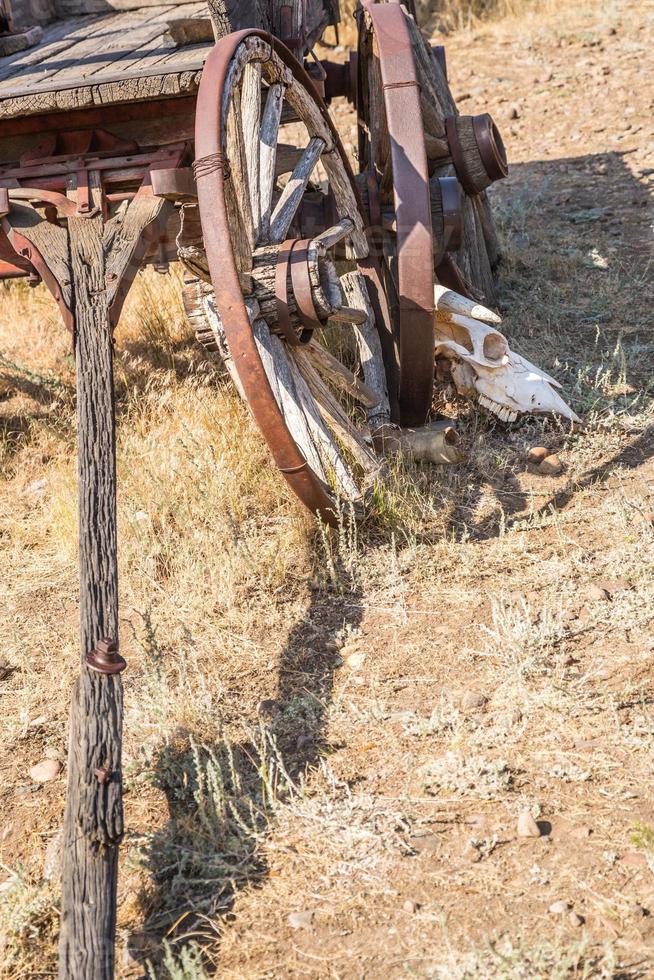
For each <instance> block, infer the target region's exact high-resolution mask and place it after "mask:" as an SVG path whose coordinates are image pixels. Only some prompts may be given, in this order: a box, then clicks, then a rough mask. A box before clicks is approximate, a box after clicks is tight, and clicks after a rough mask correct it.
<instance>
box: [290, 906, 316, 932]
mask: <svg viewBox="0 0 654 980" xmlns="http://www.w3.org/2000/svg"><path fill="white" fill-rule="evenodd" d="M288 924H289V926H290V927H291V929H310V928H311V926H312V925H313V912H311V911H310V910H309V909H306V910H305V911H304V912H291V914H290V915H289V917H288Z"/></svg>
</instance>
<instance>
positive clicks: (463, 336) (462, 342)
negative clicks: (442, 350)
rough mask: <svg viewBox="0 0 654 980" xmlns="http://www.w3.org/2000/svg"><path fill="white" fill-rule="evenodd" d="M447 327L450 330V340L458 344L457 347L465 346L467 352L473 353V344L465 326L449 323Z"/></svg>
mask: <svg viewBox="0 0 654 980" xmlns="http://www.w3.org/2000/svg"><path fill="white" fill-rule="evenodd" d="M448 327H449V328H450V330H451V331H452V340H453V341H454V342H455V343H456V344H458V345H459V347H465V349H466V350H467V351H468V353H469V354H474V352H475V348H474V344H473V343H472V339H471V337H470V334H469V333H468V331H467V330H466V329H465V327H460V326H459V325H458V324H456V323H449V324H448Z"/></svg>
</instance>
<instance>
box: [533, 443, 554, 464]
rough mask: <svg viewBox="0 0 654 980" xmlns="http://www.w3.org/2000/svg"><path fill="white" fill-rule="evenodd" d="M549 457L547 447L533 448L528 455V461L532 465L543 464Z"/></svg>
mask: <svg viewBox="0 0 654 980" xmlns="http://www.w3.org/2000/svg"><path fill="white" fill-rule="evenodd" d="M549 455H550V451H549V449H546V448H545V446H532V448H531V449H530V450H529V452H528V453H527V459H528V461H529V462H530V463H542V462H543V460H544V459H547V457H548V456H549Z"/></svg>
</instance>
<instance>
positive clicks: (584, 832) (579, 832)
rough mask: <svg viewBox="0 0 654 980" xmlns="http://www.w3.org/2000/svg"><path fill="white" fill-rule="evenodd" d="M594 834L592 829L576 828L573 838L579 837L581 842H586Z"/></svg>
mask: <svg viewBox="0 0 654 980" xmlns="http://www.w3.org/2000/svg"><path fill="white" fill-rule="evenodd" d="M592 833H593V831H592V828H591V827H575V829H574V830H573V831H572V835H573V837H578V838H579V839H580V840H584V839H585V838H586V837H590V836H591V834H592Z"/></svg>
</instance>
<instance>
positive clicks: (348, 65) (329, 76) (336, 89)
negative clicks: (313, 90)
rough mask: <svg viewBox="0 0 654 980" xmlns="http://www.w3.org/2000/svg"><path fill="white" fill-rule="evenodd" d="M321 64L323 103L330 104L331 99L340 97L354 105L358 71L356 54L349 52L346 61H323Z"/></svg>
mask: <svg viewBox="0 0 654 980" xmlns="http://www.w3.org/2000/svg"><path fill="white" fill-rule="evenodd" d="M321 64H322V67H323V69H324V71H325V95H324V98H325V101H326V102H331V100H332V99H335V98H337V97H339V96H342V97H344V98H346V99H347V100H348V102H351V103H352V105H356V101H357V74H358V71H359V56H358V54H357V52H356V51H351V52H350V57H349V58H348V60H347V61H343V62H341V61H329V60H328V59H325V60H323V61H322V62H321Z"/></svg>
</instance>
